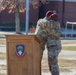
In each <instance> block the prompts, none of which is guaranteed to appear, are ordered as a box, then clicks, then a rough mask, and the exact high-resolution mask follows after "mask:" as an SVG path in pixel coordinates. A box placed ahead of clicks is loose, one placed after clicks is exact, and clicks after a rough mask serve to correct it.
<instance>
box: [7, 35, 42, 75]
mask: <svg viewBox="0 0 76 75" xmlns="http://www.w3.org/2000/svg"><path fill="white" fill-rule="evenodd" d="M6 47H7V75H41V49H40V40H39V39H38V38H37V37H36V36H35V35H6Z"/></svg>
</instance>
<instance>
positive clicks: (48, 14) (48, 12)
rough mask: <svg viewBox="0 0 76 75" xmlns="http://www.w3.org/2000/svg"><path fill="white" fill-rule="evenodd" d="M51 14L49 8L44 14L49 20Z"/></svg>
mask: <svg viewBox="0 0 76 75" xmlns="http://www.w3.org/2000/svg"><path fill="white" fill-rule="evenodd" d="M52 14H53V11H51V10H49V11H47V12H46V15H45V16H46V18H47V19H49V20H50V19H51V15H52Z"/></svg>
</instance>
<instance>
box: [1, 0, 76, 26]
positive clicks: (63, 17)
mask: <svg viewBox="0 0 76 75" xmlns="http://www.w3.org/2000/svg"><path fill="white" fill-rule="evenodd" d="M46 1H47V2H48V3H47V4H45V5H44V4H43V5H42V6H41V7H39V8H37V9H33V8H32V6H30V23H35V24H36V22H37V20H38V19H39V18H43V17H44V16H45V13H46V12H47V11H48V10H56V12H57V13H58V16H59V21H60V23H61V25H64V24H65V23H66V22H67V21H71V22H75V21H76V10H75V9H76V0H46ZM14 19H15V18H14V14H8V12H7V10H4V11H2V12H0V25H1V24H5V23H14V22H15V20H14ZM20 21H21V23H25V13H20Z"/></svg>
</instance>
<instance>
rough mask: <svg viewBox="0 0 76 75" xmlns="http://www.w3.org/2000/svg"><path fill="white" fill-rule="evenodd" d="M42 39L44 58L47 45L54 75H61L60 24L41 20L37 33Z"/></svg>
mask: <svg viewBox="0 0 76 75" xmlns="http://www.w3.org/2000/svg"><path fill="white" fill-rule="evenodd" d="M35 34H36V35H37V37H38V38H40V39H41V49H42V56H43V51H44V50H45V45H46V44H47V50H48V64H49V69H50V71H51V73H52V75H59V67H58V64H57V63H58V54H59V52H60V51H61V41H60V24H59V22H58V21H53V20H51V21H48V20H47V18H44V19H40V20H39V21H38V23H37V27H36V32H35Z"/></svg>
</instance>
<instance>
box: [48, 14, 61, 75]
mask: <svg viewBox="0 0 76 75" xmlns="http://www.w3.org/2000/svg"><path fill="white" fill-rule="evenodd" d="M51 19H52V20H51V28H50V32H49V35H48V37H47V49H48V64H49V69H50V71H51V73H52V75H59V66H58V54H59V53H60V51H61V48H62V46H61V41H60V23H59V22H58V15H57V14H56V13H54V14H52V15H51Z"/></svg>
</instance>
